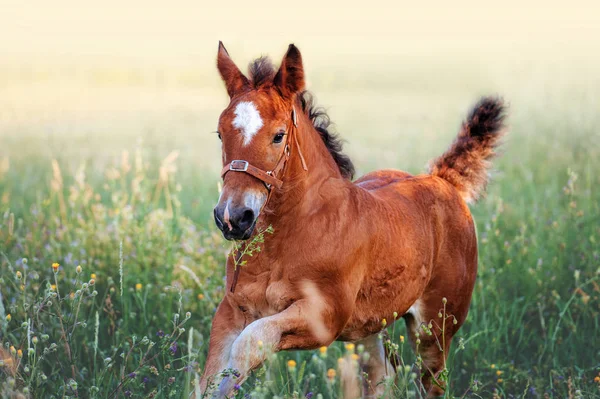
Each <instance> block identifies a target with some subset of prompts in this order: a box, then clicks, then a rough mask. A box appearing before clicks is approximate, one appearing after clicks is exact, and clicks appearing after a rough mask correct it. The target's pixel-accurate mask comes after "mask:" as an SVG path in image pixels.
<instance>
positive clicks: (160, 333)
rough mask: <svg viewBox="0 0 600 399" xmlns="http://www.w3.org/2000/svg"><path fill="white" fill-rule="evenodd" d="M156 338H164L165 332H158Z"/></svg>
mask: <svg viewBox="0 0 600 399" xmlns="http://www.w3.org/2000/svg"><path fill="white" fill-rule="evenodd" d="M156 336H157V337H159V338H162V337H164V336H165V332H164V331H163V330H158V332H157V333H156Z"/></svg>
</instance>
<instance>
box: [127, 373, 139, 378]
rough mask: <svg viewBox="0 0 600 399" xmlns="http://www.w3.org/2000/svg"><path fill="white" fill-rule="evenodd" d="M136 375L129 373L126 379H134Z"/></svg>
mask: <svg viewBox="0 0 600 399" xmlns="http://www.w3.org/2000/svg"><path fill="white" fill-rule="evenodd" d="M136 375H137V374H136V373H129V375H128V376H127V377H129V378H135V376H136Z"/></svg>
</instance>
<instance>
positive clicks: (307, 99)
mask: <svg viewBox="0 0 600 399" xmlns="http://www.w3.org/2000/svg"><path fill="white" fill-rule="evenodd" d="M248 69H249V71H250V82H251V85H252V87H253V88H254V89H258V88H260V87H262V86H265V85H269V84H272V83H273V79H274V78H275V74H276V70H275V67H274V66H273V64H272V63H271V60H270V59H269V58H268V57H260V58H257V59H256V60H254V61H253V62H251V63H250V65H249V67H248ZM297 98H298V102H299V103H300V106H301V109H302V111H303V112H304V113H305V114H306V115H307V116H308V118H309V119H310V120H311V121H312V124H313V126H314V128H315V130H316V131H317V132H318V133H319V135H320V136H321V139H323V143H324V144H325V147H327V150H329V153H330V154H331V156H332V157H333V160H334V161H335V163H336V164H337V166H338V168H339V169H340V173H341V174H342V176H343V177H344V178H346V179H349V180H352V178H353V177H354V172H355V170H354V164H353V163H352V160H351V159H350V157H349V156H348V155H346V154H344V153H343V152H342V149H343V143H344V142H343V140H342V139H341V138H340V136H339V134H338V133H337V132H336V131H335V130H334V129H333V126H332V122H331V119H330V118H329V115H327V111H326V110H325V109H324V108H322V107H319V106H317V105H316V104H315V98H314V96H313V95H312V94H311V93H310V92H309V91H308V90H305V91H303V92H301V93H299V94H298V96H297Z"/></svg>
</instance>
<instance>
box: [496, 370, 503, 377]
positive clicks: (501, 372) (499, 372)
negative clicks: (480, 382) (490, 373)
mask: <svg viewBox="0 0 600 399" xmlns="http://www.w3.org/2000/svg"><path fill="white" fill-rule="evenodd" d="M502 374H504V371H500V370H498V371H496V375H497V376H498V377H500V376H501V375H502Z"/></svg>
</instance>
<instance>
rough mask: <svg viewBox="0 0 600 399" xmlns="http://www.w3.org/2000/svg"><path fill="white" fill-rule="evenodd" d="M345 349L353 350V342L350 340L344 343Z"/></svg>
mask: <svg viewBox="0 0 600 399" xmlns="http://www.w3.org/2000/svg"><path fill="white" fill-rule="evenodd" d="M346 350H347V351H348V352H354V344H353V343H351V342H350V343H347V344H346Z"/></svg>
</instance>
